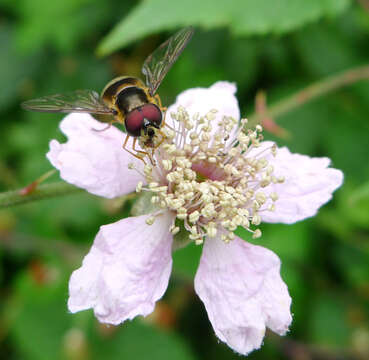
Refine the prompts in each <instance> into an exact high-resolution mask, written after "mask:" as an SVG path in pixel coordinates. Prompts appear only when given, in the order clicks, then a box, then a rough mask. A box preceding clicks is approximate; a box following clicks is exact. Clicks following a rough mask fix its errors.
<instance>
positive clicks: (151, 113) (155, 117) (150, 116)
mask: <svg viewBox="0 0 369 360" xmlns="http://www.w3.org/2000/svg"><path fill="white" fill-rule="evenodd" d="M141 109H142V113H143V116H144V118H145V119H147V120H149V121H150V122H151V123H153V124H154V125H156V126H157V127H160V124H161V121H162V119H163V115H162V113H161V111H160V109H159V108H158V107H157V106H156V105H154V104H145V105H143V106H142V107H141Z"/></svg>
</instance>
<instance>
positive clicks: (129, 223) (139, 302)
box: [68, 213, 173, 325]
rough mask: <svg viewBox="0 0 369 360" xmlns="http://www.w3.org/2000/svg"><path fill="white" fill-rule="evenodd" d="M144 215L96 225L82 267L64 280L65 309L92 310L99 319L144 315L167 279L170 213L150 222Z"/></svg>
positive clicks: (108, 320)
mask: <svg viewBox="0 0 369 360" xmlns="http://www.w3.org/2000/svg"><path fill="white" fill-rule="evenodd" d="M147 217H148V216H147V215H143V216H138V217H131V218H127V219H123V220H120V221H118V222H116V223H114V224H110V225H105V226H102V227H101V228H100V231H99V232H98V234H97V236H96V238H95V241H94V244H93V246H92V248H91V250H90V252H89V253H88V255H87V256H86V257H85V258H84V260H83V264H82V267H81V268H79V269H78V270H76V271H74V272H73V274H72V276H71V279H70V281H69V300H68V308H69V310H70V311H71V312H73V313H74V312H77V311H81V310H86V309H90V308H92V309H94V312H95V316H96V317H97V318H98V319H99V321H101V322H104V323H109V324H114V325H116V324H120V323H122V322H123V321H125V320H127V319H133V318H134V317H135V316H137V315H143V316H146V315H148V314H150V313H151V312H152V311H153V309H154V306H155V302H156V301H157V300H158V299H160V298H161V297H162V296H163V294H164V292H165V290H166V288H167V286H168V281H169V276H170V272H171V268H172V257H171V247H172V235H171V234H170V232H169V231H168V229H169V226H170V223H171V221H172V220H173V218H172V217H171V216H170V215H169V213H166V214H164V215H160V216H158V217H157V219H156V221H155V222H154V224H153V225H151V226H149V225H147V224H146V223H145V220H146V219H147Z"/></svg>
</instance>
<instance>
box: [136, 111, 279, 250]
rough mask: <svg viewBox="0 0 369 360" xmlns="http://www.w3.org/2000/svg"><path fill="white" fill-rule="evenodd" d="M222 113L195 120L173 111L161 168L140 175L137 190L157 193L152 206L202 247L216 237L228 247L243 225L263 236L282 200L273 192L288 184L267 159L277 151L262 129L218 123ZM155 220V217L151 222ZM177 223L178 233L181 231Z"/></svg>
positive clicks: (159, 152) (174, 230)
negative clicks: (265, 217)
mask: <svg viewBox="0 0 369 360" xmlns="http://www.w3.org/2000/svg"><path fill="white" fill-rule="evenodd" d="M217 113H218V112H217V110H215V109H213V110H210V111H209V112H208V113H206V114H204V115H203V116H201V114H198V113H197V114H195V115H194V116H192V117H190V115H189V114H188V112H187V111H186V110H185V109H184V108H183V107H179V108H178V110H177V112H175V113H171V117H172V119H173V120H174V121H173V128H172V127H171V126H168V128H165V129H164V130H165V134H166V135H167V136H166V138H165V141H163V144H162V145H161V146H160V147H159V148H158V149H157V151H156V152H155V154H154V156H155V160H156V166H154V167H153V166H150V165H145V167H144V169H143V172H140V173H141V174H142V175H143V177H144V182H139V183H138V184H137V186H136V191H137V192H140V191H142V190H145V191H149V192H151V193H152V198H151V203H152V204H154V205H156V206H158V207H159V211H165V209H166V210H167V211H170V212H171V213H173V214H174V215H175V216H174V219H178V220H179V221H181V223H183V226H184V228H185V229H186V230H187V231H188V234H189V235H188V237H189V239H190V240H192V241H193V242H194V243H195V244H197V245H200V244H202V243H203V242H204V241H205V240H206V239H208V240H209V241H211V239H212V238H214V237H217V236H219V237H220V238H221V239H222V240H223V241H224V242H226V243H228V242H230V241H232V240H233V239H234V237H235V234H234V231H235V230H236V229H237V228H238V227H239V226H242V227H244V228H245V229H246V230H247V231H249V232H250V236H251V237H252V238H254V239H257V238H259V237H260V236H261V235H262V233H261V230H260V229H259V228H258V227H259V225H260V224H261V222H262V214H263V212H266V211H274V209H275V206H276V204H275V203H276V202H277V200H278V194H277V193H276V192H275V191H273V190H269V188H270V187H271V186H272V185H273V184H278V183H282V182H284V178H283V177H278V176H276V175H274V168H273V166H271V165H270V164H269V161H268V159H270V157H273V156H275V154H276V151H277V147H276V146H274V145H272V146H269V147H268V148H266V147H265V145H264V146H261V143H262V140H263V135H262V131H263V129H262V127H261V126H260V125H257V126H256V128H255V129H254V130H245V125H246V124H247V119H242V120H241V121H240V122H238V121H236V120H235V119H234V118H232V117H227V116H224V117H223V118H222V119H221V121H219V120H218V123H215V119H216V118H217ZM164 130H163V131H164ZM144 183H146V184H147V185H145V186H144V185H143V184H144ZM154 220H155V216H151V217H149V218H148V219H147V221H146V222H147V223H148V224H149V225H151V224H153V222H154ZM174 222H175V220H174V221H173V224H172V225H171V226H170V229H169V231H170V232H171V233H172V234H173V235H175V234H177V233H178V232H179V231H182V230H180V228H179V227H178V226H176V225H175V223H174Z"/></svg>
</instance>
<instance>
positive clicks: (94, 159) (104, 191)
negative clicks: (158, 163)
mask: <svg viewBox="0 0 369 360" xmlns="http://www.w3.org/2000/svg"><path fill="white" fill-rule="evenodd" d="M104 127H106V124H102V123H100V122H98V121H97V120H95V119H94V118H93V117H92V116H90V115H89V114H77V113H73V114H70V115H68V116H66V117H65V118H64V120H63V121H62V122H61V123H60V128H61V130H62V132H63V133H64V134H65V135H66V136H67V138H68V141H67V142H66V143H64V144H60V143H59V142H58V141H56V140H52V141H51V142H50V151H49V152H48V153H47V155H46V156H47V158H48V159H49V161H50V162H51V164H52V165H53V166H55V167H56V168H57V169H58V170H59V171H60V177H61V178H62V179H64V180H65V181H67V182H69V183H71V184H74V185H76V186H78V187H81V188H83V189H85V190H87V191H88V192H90V193H92V194H95V195H100V196H104V197H107V198H113V197H117V196H121V195H124V194H127V193H129V192H131V191H133V190H134V189H135V187H136V185H137V182H138V181H140V180H142V176H140V175H139V174H138V173H137V172H136V171H133V170H129V169H128V164H129V163H130V162H132V163H135V165H136V166H137V167H138V168H142V167H143V164H142V162H141V161H139V160H138V159H136V158H135V157H133V156H132V155H131V154H129V153H128V152H127V151H125V150H123V148H122V145H123V141H124V139H125V134H124V133H123V132H121V131H119V130H118V129H117V128H115V127H113V126H112V127H110V128H109V129H107V130H105V131H101V132H97V131H94V130H93V129H103V128H104Z"/></svg>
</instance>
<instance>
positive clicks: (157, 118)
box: [22, 27, 194, 164]
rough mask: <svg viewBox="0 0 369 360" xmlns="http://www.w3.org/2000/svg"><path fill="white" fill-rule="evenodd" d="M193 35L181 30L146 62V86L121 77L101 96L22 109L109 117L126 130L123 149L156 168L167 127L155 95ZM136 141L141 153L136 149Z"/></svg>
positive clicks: (54, 98)
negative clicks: (157, 150)
mask: <svg viewBox="0 0 369 360" xmlns="http://www.w3.org/2000/svg"><path fill="white" fill-rule="evenodd" d="M193 32H194V30H193V28H192V27H187V28H184V29H181V30H180V31H178V32H177V33H175V34H174V35H173V36H172V37H170V38H169V39H168V40H167V41H165V42H164V43H163V44H161V45H160V46H159V47H158V48H157V49H156V50H154V52H153V53H152V54H150V55H149V56H148V57H147V58H146V60H145V62H144V64H143V66H142V73H143V74H144V75H145V78H146V85H145V84H144V83H143V82H142V81H141V80H140V79H138V78H135V77H131V76H121V77H117V78H115V79H113V80H112V81H110V82H109V83H108V84H107V85H106V86H105V88H104V89H103V91H102V92H101V96H99V94H98V93H97V92H95V91H92V90H76V91H73V92H71V93H67V94H55V95H50V96H44V97H41V98H38V99H33V100H28V101H25V102H23V103H22V107H23V108H24V109H26V110H31V111H41V112H62V113H72V112H79V113H91V114H97V115H98V116H99V115H105V116H106V115H108V116H110V118H111V119H110V121H109V125H108V127H110V126H111V124H113V123H120V124H124V126H125V129H126V132H127V135H126V138H125V140H124V143H123V149H125V150H126V151H128V152H129V153H130V154H132V155H133V156H135V157H136V158H138V159H140V160H142V161H143V162H144V163H146V162H145V160H144V158H145V157H146V156H148V157H149V159H150V161H151V163H152V164H154V160H153V155H154V151H155V149H156V148H157V147H158V146H159V145H160V144H161V143H162V142H163V141H164V139H165V135H164V133H163V132H162V131H161V127H163V126H164V125H165V110H166V108H164V107H163V106H162V103H161V100H160V97H159V95H158V94H156V91H157V90H158V87H159V85H160V84H161V82H162V81H163V79H164V77H165V75H166V74H167V73H168V71H169V69H170V68H171V66H172V65H173V64H174V63H175V61H176V60H177V59H178V57H179V55H180V54H181V52H182V51H183V49H184V48H185V47H186V45H187V44H188V42H189V41H190V39H191V37H192V35H193ZM105 129H106V128H104V129H102V130H97V131H103V130H105ZM130 136H132V137H133V144H132V150H133V151H134V152H132V151H130V150H128V149H127V142H128V139H129V137H130ZM137 140H138V143H139V145H140V147H141V149H142V150H137V149H136V142H137ZM149 151H151V153H150V152H149Z"/></svg>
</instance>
